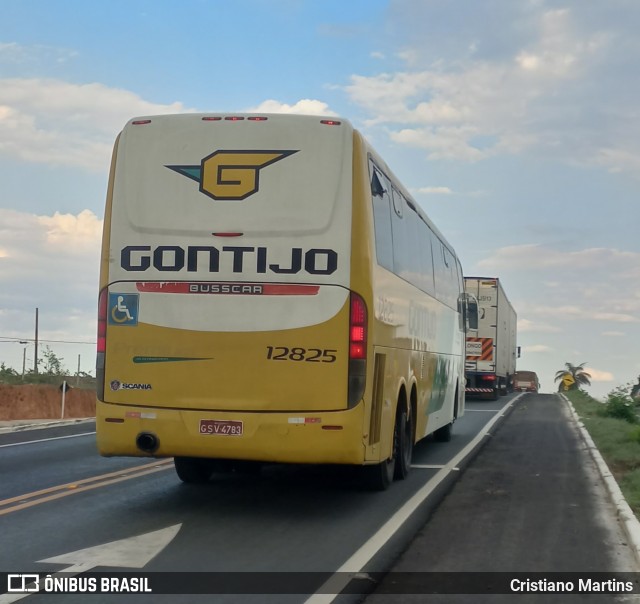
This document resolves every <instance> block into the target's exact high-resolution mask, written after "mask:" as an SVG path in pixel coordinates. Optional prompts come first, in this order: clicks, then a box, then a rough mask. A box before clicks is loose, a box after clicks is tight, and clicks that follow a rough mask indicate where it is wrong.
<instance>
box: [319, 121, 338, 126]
mask: <svg viewBox="0 0 640 604" xmlns="http://www.w3.org/2000/svg"><path fill="white" fill-rule="evenodd" d="M320 123H321V124H324V125H325V126H339V125H340V124H341V123H342V122H338V121H337V120H320Z"/></svg>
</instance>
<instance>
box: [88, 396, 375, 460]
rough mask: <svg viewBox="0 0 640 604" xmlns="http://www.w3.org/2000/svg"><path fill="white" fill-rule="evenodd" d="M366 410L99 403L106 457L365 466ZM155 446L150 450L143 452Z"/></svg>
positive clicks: (99, 430) (99, 436)
mask: <svg viewBox="0 0 640 604" xmlns="http://www.w3.org/2000/svg"><path fill="white" fill-rule="evenodd" d="M363 410H364V405H363V404H359V405H356V406H355V407H354V408H353V409H350V410H346V411H334V412H326V411H323V412H318V413H313V412H312V413H296V412H282V413H281V412H271V413H256V412H254V413H247V412H244V413H238V412H229V411H224V412H217V411H194V410H189V411H182V410H175V409H164V408H154V407H134V406H126V405H115V404H110V403H104V402H102V401H97V404H96V433H97V444H98V450H99V452H100V454H101V455H103V456H105V457H113V456H130V457H203V458H211V459H242V460H253V461H263V462H272V463H312V464H324V463H327V464H363V463H364V459H365V438H364V436H363V429H364V421H363V420H364V418H363V413H364V411H363ZM141 435H143V438H142V439H141V438H140V436H141ZM147 442H148V443H151V442H153V444H154V446H153V447H152V448H151V450H146V451H145V450H143V449H141V448H140V446H139V445H140V444H141V443H147Z"/></svg>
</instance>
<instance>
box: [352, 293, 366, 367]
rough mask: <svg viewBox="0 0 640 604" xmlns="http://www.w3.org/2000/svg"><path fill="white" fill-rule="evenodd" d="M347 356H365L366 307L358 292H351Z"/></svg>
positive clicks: (360, 357) (363, 357) (353, 357)
mask: <svg viewBox="0 0 640 604" xmlns="http://www.w3.org/2000/svg"><path fill="white" fill-rule="evenodd" d="M349 358H350V359H366V358H367V307H366V305H365V303H364V300H363V299H362V298H361V297H360V296H359V295H358V294H354V293H352V294H351V312H350V316H349Z"/></svg>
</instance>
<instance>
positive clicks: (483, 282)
mask: <svg viewBox="0 0 640 604" xmlns="http://www.w3.org/2000/svg"><path fill="white" fill-rule="evenodd" d="M464 288H465V292H466V293H467V294H470V295H472V296H474V297H475V298H476V299H477V300H478V315H479V316H478V329H477V330H469V331H468V332H467V343H466V362H465V375H466V388H465V392H466V394H467V395H468V396H470V397H474V396H477V397H481V398H491V399H493V400H496V399H497V398H498V396H502V395H505V394H507V392H511V391H513V389H514V380H513V377H514V374H515V372H516V359H517V357H518V356H519V349H518V348H517V346H516V329H517V326H516V322H517V316H516V312H515V310H514V309H513V306H511V303H510V302H509V299H508V298H507V296H506V294H505V292H504V289H503V287H502V283H500V280H499V279H498V278H494V277H465V278H464Z"/></svg>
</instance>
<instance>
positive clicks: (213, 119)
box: [202, 115, 222, 122]
mask: <svg viewBox="0 0 640 604" xmlns="http://www.w3.org/2000/svg"><path fill="white" fill-rule="evenodd" d="M221 119H222V118H221V117H217V116H215V115H205V116H204V117H203V118H202V121H203V122H219V121H220V120H221Z"/></svg>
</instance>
